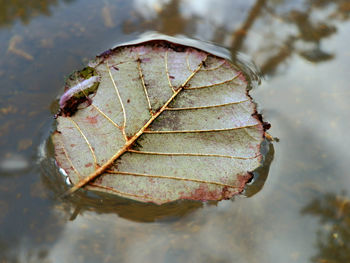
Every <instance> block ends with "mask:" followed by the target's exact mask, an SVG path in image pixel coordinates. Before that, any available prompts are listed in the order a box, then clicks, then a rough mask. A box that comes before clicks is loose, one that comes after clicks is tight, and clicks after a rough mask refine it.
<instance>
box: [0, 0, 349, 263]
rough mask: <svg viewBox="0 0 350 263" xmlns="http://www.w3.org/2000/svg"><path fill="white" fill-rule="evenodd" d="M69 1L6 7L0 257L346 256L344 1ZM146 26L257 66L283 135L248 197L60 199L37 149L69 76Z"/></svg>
mask: <svg viewBox="0 0 350 263" xmlns="http://www.w3.org/2000/svg"><path fill="white" fill-rule="evenodd" d="M66 2H68V1H62V2H60V1H2V3H1V4H0V5H1V8H0V19H1V20H0V28H1V29H0V57H1V60H0V146H1V147H0V158H1V160H2V161H1V162H0V165H1V167H0V262H72V259H74V260H73V262H116V261H117V262H140V261H144V262H179V261H186V262H188V261H190V262H242V263H244V262H253V263H254V262H259V263H265V262H287V263H288V262H323V263H324V262H347V261H349V251H350V248H349V242H350V241H349V231H348V228H349V218H348V214H349V203H348V199H349V197H348V194H347V193H342V194H339V193H340V192H341V190H343V189H345V190H346V189H348V188H349V187H350V179H349V172H348V158H347V156H348V149H347V147H348V145H350V139H349V137H348V136H347V131H348V130H349V129H350V123H349V122H348V121H347V120H348V119H349V117H350V116H349V112H350V108H349V103H348V102H349V99H350V93H349V89H348V87H349V85H348V68H349V56H350V55H349V50H348V43H349V42H350V38H349V36H350V24H349V21H348V19H349V14H350V5H349V1H347V0H336V1H333V0H332V1H331V0H316V1H315V0H300V1H287V0H248V1H247V0H238V1H213V0H204V1H192V0H191V1H190V0H173V1H171V0H149V1H146V0H134V1H121V0H120V1H119V0H117V1H112V0H106V1H103V2H97V1H91V0H84V1H83V0H75V1H69V2H70V3H69V4H60V3H66ZM46 10H47V11H46ZM48 12H51V13H50V14H51V15H50V16H47V15H46V14H48ZM40 14H45V15H40ZM82 14H84V15H82ZM26 17H28V20H26V19H27V18H26ZM21 19H23V21H27V23H26V24H21V23H16V21H19V20H21ZM8 25H12V26H8ZM145 30H156V31H159V32H161V33H164V34H178V33H179V34H184V35H187V36H189V37H192V38H193V37H196V38H199V39H202V40H207V41H213V42H214V43H216V44H218V45H222V46H226V47H229V48H230V49H231V51H240V52H243V53H245V54H247V56H249V57H250V58H251V60H253V61H254V62H255V63H256V64H257V65H258V67H259V68H260V69H261V71H262V72H263V73H264V74H265V76H266V79H265V80H264V81H263V82H262V86H260V87H258V88H257V89H253V90H252V96H253V98H254V99H255V100H256V101H257V102H258V106H259V107H260V108H261V109H262V111H263V113H264V115H265V118H266V120H268V121H269V122H271V124H272V128H271V131H270V133H271V134H272V135H273V136H274V137H278V138H279V140H280V141H279V142H275V143H274V145H273V146H274V151H275V155H274V161H273V162H272V164H271V167H270V169H269V170H270V171H269V176H268V178H267V179H266V178H265V179H266V180H265V179H264V176H263V175H262V174H260V177H258V179H257V181H256V182H254V184H252V185H251V186H249V187H248V188H247V191H246V196H243V195H242V196H237V197H235V198H234V200H232V201H222V202H218V203H209V204H208V203H198V202H197V203H196V202H193V203H191V202H188V203H183V204H180V205H179V204H169V205H168V206H167V207H166V208H164V209H162V208H159V207H155V206H149V207H148V206H145V207H141V206H138V205H137V204H134V205H129V203H128V202H126V201H125V200H121V199H108V198H103V200H102V199H101V200H102V201H99V199H96V198H92V199H89V200H90V203H85V204H84V205H81V206H77V205H76V204H77V203H79V202H77V200H62V199H60V198H58V195H57V193H58V192H60V193H61V191H58V190H57V186H62V187H63V185H62V184H61V183H60V182H58V181H55V180H56V179H58V177H54V176H49V174H50V173H47V172H45V171H42V170H41V168H40V166H39V165H38V160H37V156H38V155H39V154H38V148H39V145H40V144H41V143H42V142H43V141H44V140H45V138H47V137H48V134H49V130H50V127H51V125H52V119H51V117H52V114H51V113H50V107H51V103H52V101H53V100H54V99H55V98H56V96H57V94H59V93H60V92H61V88H62V84H63V82H64V81H63V80H64V77H65V76H67V75H68V74H69V73H70V72H72V71H73V70H74V69H78V68H81V67H82V66H83V65H84V64H85V63H86V61H87V60H89V59H91V58H92V57H93V56H94V55H96V54H99V53H101V52H102V51H104V50H106V49H108V48H110V47H112V46H113V45H114V44H115V43H117V42H122V41H126V40H131V39H134V38H135V36H136V35H138V34H139V33H142V32H143V31H145ZM234 54H236V53H234V52H233V55H234ZM39 151H40V150H39ZM13 160H15V161H16V160H21V161H20V162H19V163H18V166H16V167H20V166H21V163H22V164H25V168H18V169H17V168H16V169H12V168H11V169H8V167H9V164H11V165H12V164H13ZM50 165H52V163H51V164H50ZM6 167H7V168H6ZM11 167H13V166H11ZM49 167H50V166H49V165H47V167H46V168H48V169H49ZM260 179H263V180H261V181H260ZM53 185H54V186H53ZM254 187H257V188H258V191H256V189H254ZM56 190H57V193H56V192H55V191H56ZM251 191H253V192H251ZM255 192H256V193H255ZM252 193H255V194H252ZM248 197H249V198H248ZM74 198H77V199H79V198H82V196H76V197H74ZM78 201H79V200H78ZM102 203H104V204H102ZM81 204H83V203H81ZM145 222H147V223H145Z"/></svg>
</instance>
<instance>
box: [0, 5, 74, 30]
mask: <svg viewBox="0 0 350 263" xmlns="http://www.w3.org/2000/svg"><path fill="white" fill-rule="evenodd" d="M72 1H74V0H63V2H66V3H69V2H72ZM59 2H60V0H34V1H26V0H20V1H7V0H2V1H0V6H1V9H0V27H1V26H7V25H11V23H13V22H15V21H16V20H17V19H19V20H21V22H23V23H24V24H28V23H29V22H30V20H31V19H32V18H34V17H36V16H38V15H46V16H49V15H51V13H52V11H51V6H56V5H58V3H59Z"/></svg>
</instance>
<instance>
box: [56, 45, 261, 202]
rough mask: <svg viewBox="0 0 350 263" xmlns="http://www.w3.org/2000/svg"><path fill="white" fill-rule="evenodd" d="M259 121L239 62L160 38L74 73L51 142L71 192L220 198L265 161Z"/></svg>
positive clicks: (166, 198) (159, 199) (236, 189)
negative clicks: (69, 184)
mask: <svg viewBox="0 0 350 263" xmlns="http://www.w3.org/2000/svg"><path fill="white" fill-rule="evenodd" d="M260 119H261V118H260V117H259V115H258V114H257V112H256V109H255V104H254V103H253V102H252V100H251V98H250V96H249V95H248V91H247V81H246V79H245V77H244V75H243V73H242V72H241V71H240V70H239V69H238V68H237V67H236V66H235V65H233V64H232V63H231V62H229V61H228V60H225V59H223V58H220V57H217V56H215V55H212V54H210V53H207V52H205V51H202V50H198V49H195V48H193V47H187V46H183V45H180V44H175V43H170V42H167V41H165V40H157V41H150V42H145V43H140V44H135V45H129V46H121V47H117V48H115V49H113V50H110V51H108V52H105V53H103V54H102V55H101V56H99V57H97V59H96V60H94V61H91V62H90V63H89V66H88V67H87V68H85V69H83V70H82V71H80V72H76V73H74V74H72V75H71V77H70V78H69V79H68V81H67V84H66V92H65V93H64V94H63V95H62V97H61V99H60V111H59V113H58V115H57V130H56V131H55V132H54V134H53V136H52V139H53V143H54V147H55V155H56V161H57V163H58V165H59V167H60V168H61V171H64V172H63V173H64V174H67V175H68V177H69V179H70V181H71V182H72V183H73V184H74V186H73V187H72V188H71V189H70V190H69V192H70V193H72V192H74V191H76V190H77V189H79V188H81V187H84V186H85V188H86V189H89V190H96V191H102V192H108V193H111V194H116V195H119V196H122V197H126V198H131V199H135V200H138V201H142V202H154V203H157V204H162V203H166V202H170V201H174V200H178V199H190V200H222V199H228V198H231V197H232V196H233V195H235V194H237V193H240V192H242V191H243V189H244V186H245V184H246V182H247V181H249V179H251V177H252V175H251V173H250V172H252V171H254V170H255V169H256V168H257V167H259V166H260V164H261V161H262V156H261V153H260V145H261V143H262V141H263V139H264V124H263V123H262V121H261V120H260Z"/></svg>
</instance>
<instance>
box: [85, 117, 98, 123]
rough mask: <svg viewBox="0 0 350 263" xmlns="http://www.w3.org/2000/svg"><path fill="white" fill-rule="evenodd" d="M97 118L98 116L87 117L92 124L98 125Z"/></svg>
mask: <svg viewBox="0 0 350 263" xmlns="http://www.w3.org/2000/svg"><path fill="white" fill-rule="evenodd" d="M97 116H98V115H95V116H87V117H86V120H87V121H88V122H89V123H90V124H96V123H97Z"/></svg>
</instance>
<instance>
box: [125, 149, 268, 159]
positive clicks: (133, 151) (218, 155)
mask: <svg viewBox="0 0 350 263" xmlns="http://www.w3.org/2000/svg"><path fill="white" fill-rule="evenodd" d="M128 152H130V153H137V154H150V155H165V156H199V157H221V158H229V159H240V160H250V159H254V158H257V157H259V156H260V155H261V154H258V155H255V156H250V157H242V156H232V155H223V154H202V153H163V152H149V151H137V150H131V149H129V150H128Z"/></svg>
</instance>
